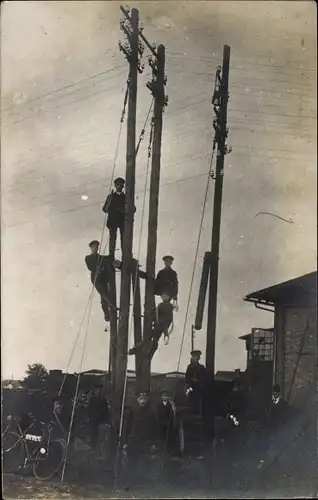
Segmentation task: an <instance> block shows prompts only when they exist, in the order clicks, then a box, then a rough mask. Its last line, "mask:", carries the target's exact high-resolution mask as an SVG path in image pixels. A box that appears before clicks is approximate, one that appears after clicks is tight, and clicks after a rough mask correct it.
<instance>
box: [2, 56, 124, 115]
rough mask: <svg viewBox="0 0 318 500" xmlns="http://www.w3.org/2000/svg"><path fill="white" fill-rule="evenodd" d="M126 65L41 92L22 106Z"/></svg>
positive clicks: (6, 109)
mask: <svg viewBox="0 0 318 500" xmlns="http://www.w3.org/2000/svg"><path fill="white" fill-rule="evenodd" d="M124 67H126V65H125V64H120V65H118V66H114V67H113V68H110V69H106V70H104V71H101V72H99V73H95V74H94V75H91V76H88V77H85V78H82V79H81V80H77V81H76V82H72V83H68V84H67V85H63V86H62V87H59V88H57V89H54V90H50V91H49V92H45V93H44V94H40V95H38V96H36V97H32V98H31V99H27V100H26V101H24V102H23V103H22V104H20V106H26V105H27V104H30V102H35V101H38V100H39V99H42V98H43V97H47V96H50V95H55V94H57V93H58V92H61V91H62V90H66V89H69V88H71V87H75V85H79V84H80V83H83V82H86V81H89V80H93V79H95V78H98V77H99V76H101V75H106V74H108V73H112V72H113V71H115V70H117V69H121V68H124ZM102 81H103V80H102ZM13 108H14V106H9V107H7V108H2V111H4V112H6V111H8V110H10V109H13Z"/></svg>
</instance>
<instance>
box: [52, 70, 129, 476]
mask: <svg viewBox="0 0 318 500" xmlns="http://www.w3.org/2000/svg"><path fill="white" fill-rule="evenodd" d="M128 91H129V78H128V80H127V87H126V93H125V99H124V106H123V110H122V114H121V118H120V127H119V133H118V139H117V145H116V150H115V156H114V161H113V168H112V177H111V186H110V192H111V189H112V184H113V179H114V175H115V168H116V161H117V157H118V151H119V144H120V137H121V133H122V128H123V122H124V116H125V111H126V104H127V99H128ZM106 217H107V214H106V213H105V216H104V222H103V227H102V233H101V239H100V240H101V241H100V246H102V242H103V238H104V233H105V227H106ZM106 246H107V244H106ZM102 262H103V259H102V256H101V255H100V256H99V259H98V261H97V270H96V272H95V276H94V282H93V284H92V289H91V292H90V296H89V300H88V305H87V306H86V309H85V313H86V311H87V308H88V317H87V325H86V331H85V335H84V340H83V347H82V355H81V362H80V370H79V373H78V376H77V382H76V389H75V396H74V401H73V407H72V414H71V420H70V427H69V432H68V438H67V443H66V451H65V457H64V463H63V470H62V475H61V482H63V479H64V473H65V467H66V460H67V453H68V448H69V443H70V438H71V431H72V427H73V421H74V414H75V408H76V403H77V397H78V391H79V384H80V377H81V371H82V365H83V360H84V353H85V347H86V341H87V336H88V328H89V323H90V317H91V310H92V304H93V297H94V291H95V284H96V280H97V277H98V274H99V271H100V268H101V264H102ZM85 313H84V316H83V320H82V321H81V325H80V328H81V326H82V323H83V321H84V317H85ZM79 331H80V330H79ZM78 337H79V333H78V335H77V338H76V341H75V344H74V347H73V351H72V355H71V359H72V357H73V354H74V351H75V347H76V344H77V342H78ZM71 359H70V361H69V365H70V363H71ZM69 365H68V368H69ZM66 375H67V373H65V376H64V380H63V382H62V385H64V383H65V379H66ZM60 393H61V389H60V392H59V394H60Z"/></svg>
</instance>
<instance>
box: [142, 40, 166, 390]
mask: <svg viewBox="0 0 318 500" xmlns="http://www.w3.org/2000/svg"><path fill="white" fill-rule="evenodd" d="M154 56H155V57H151V58H150V59H149V64H150V66H151V68H152V81H151V82H149V83H147V87H148V89H149V90H150V92H151V93H152V95H153V97H154V99H155V103H154V116H153V144H152V162H151V179H150V193H149V219H148V243H147V263H146V274H147V279H146V290H145V309H144V329H143V335H144V340H145V342H147V343H148V342H149V341H150V338H151V334H152V324H153V320H154V319H155V307H156V306H155V294H154V283H155V273H156V256H157V228H158V206H159V183H160V166H161V163H160V158H161V139H162V115H163V110H164V107H165V106H166V105H167V102H168V100H167V97H166V96H165V85H166V77H165V48H164V46H163V45H159V47H158V50H157V52H155V53H154ZM150 373H151V359H150V358H147V357H145V358H144V360H143V391H146V392H147V391H149V390H150Z"/></svg>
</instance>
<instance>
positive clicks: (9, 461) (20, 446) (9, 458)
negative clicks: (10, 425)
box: [2, 431, 25, 473]
mask: <svg viewBox="0 0 318 500" xmlns="http://www.w3.org/2000/svg"><path fill="white" fill-rule="evenodd" d="M2 453H3V472H5V473H10V472H11V473H15V472H17V471H18V470H19V469H21V468H22V466H23V459H24V454H25V447H24V442H23V440H22V439H21V436H20V434H18V433H17V432H11V431H7V432H6V433H5V434H4V435H3V436H2Z"/></svg>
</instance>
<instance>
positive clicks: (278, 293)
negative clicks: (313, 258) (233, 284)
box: [244, 271, 317, 305]
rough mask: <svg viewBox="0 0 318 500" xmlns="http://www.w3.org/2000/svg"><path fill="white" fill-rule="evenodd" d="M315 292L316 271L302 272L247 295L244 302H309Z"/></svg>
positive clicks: (273, 303)
mask: <svg viewBox="0 0 318 500" xmlns="http://www.w3.org/2000/svg"><path fill="white" fill-rule="evenodd" d="M316 293H317V271H314V272H312V273H308V274H304V275H303V276H299V277H298V278H294V279H291V280H288V281H284V282H283V283H279V284H277V285H273V286H270V287H268V288H263V289H262V290H258V291H256V292H253V293H250V294H249V295H247V296H246V297H245V298H244V300H245V301H246V302H254V303H255V302H260V303H264V304H268V305H275V304H277V303H287V302H290V303H295V302H297V301H299V302H306V303H308V302H309V299H310V297H311V296H316Z"/></svg>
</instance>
